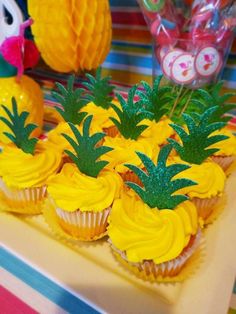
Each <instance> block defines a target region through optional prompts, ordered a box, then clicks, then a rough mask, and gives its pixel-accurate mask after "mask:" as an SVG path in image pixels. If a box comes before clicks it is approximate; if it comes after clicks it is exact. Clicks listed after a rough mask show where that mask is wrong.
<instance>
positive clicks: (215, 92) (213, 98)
mask: <svg viewBox="0 0 236 314" xmlns="http://www.w3.org/2000/svg"><path fill="white" fill-rule="evenodd" d="M223 84H224V81H220V82H218V83H216V84H212V85H210V86H209V88H208V89H199V90H197V91H196V94H197V96H198V97H199V98H200V101H202V103H203V104H204V105H205V108H211V107H214V106H218V109H217V110H216V111H215V112H214V114H213V115H212V116H211V119H210V122H218V121H223V122H228V121H229V120H230V119H231V117H230V116H226V115H225V114H226V113H228V112H229V111H231V110H233V109H235V108H236V103H227V101H228V100H229V99H230V98H231V97H233V96H235V95H236V93H225V94H223V95H221V94H220V92H221V89H222V87H223Z"/></svg>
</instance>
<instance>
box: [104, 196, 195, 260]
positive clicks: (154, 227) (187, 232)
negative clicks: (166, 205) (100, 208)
mask: <svg viewBox="0 0 236 314" xmlns="http://www.w3.org/2000/svg"><path fill="white" fill-rule="evenodd" d="M197 230H198V216H197V211H196V208H195V206H194V205H193V204H192V203H191V202H190V201H186V202H184V203H182V204H180V205H179V206H178V207H177V208H176V209H175V210H170V209H163V210H158V209H156V208H154V209H151V208H150V207H148V205H146V204H144V203H143V202H142V201H141V200H140V199H139V198H137V197H136V196H130V195H123V196H122V198H121V199H118V200H116V201H115V203H114V205H113V207H112V211H111V214H110V217H109V227H108V235H109V237H110V239H111V241H112V243H113V245H114V246H115V247H116V248H117V249H119V250H120V251H123V252H125V254H126V257H127V259H128V261H130V262H142V261H143V260H153V261H154V262H155V263H156V264H159V263H162V262H166V261H169V260H172V259H174V258H176V257H177V256H179V255H180V253H181V252H182V251H183V249H184V248H185V247H186V246H187V245H188V243H189V240H190V237H191V235H195V234H196V233H197Z"/></svg>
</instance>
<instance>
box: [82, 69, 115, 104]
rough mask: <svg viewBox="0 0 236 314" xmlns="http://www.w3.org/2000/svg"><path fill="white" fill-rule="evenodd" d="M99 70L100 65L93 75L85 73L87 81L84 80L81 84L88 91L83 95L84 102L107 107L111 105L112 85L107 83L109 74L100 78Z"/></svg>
mask: <svg viewBox="0 0 236 314" xmlns="http://www.w3.org/2000/svg"><path fill="white" fill-rule="evenodd" d="M101 71H102V70H101V67H99V68H98V69H97V71H96V76H95V77H94V76H93V75H91V74H88V73H87V74H86V77H87V78H88V82H84V83H83V84H82V85H83V86H84V87H86V88H87V89H88V91H89V92H90V93H87V94H86V96H85V99H86V103H89V102H93V103H94V104H95V105H97V106H100V107H102V108H104V109H108V108H110V106H111V101H112V93H113V91H114V86H113V85H110V83H109V81H110V80H111V77H110V76H106V77H104V78H102V76H101Z"/></svg>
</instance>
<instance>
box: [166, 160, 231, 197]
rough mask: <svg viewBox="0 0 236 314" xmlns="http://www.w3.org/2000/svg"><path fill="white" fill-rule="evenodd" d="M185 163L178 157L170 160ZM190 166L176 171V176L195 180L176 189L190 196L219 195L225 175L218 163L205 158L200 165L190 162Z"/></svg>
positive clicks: (223, 184) (222, 189) (222, 188)
mask: <svg viewBox="0 0 236 314" xmlns="http://www.w3.org/2000/svg"><path fill="white" fill-rule="evenodd" d="M173 161H174V163H185V164H187V163H186V162H184V161H182V160H181V159H180V158H179V157H174V158H173V160H172V162H173ZM190 166H191V168H189V169H187V170H185V171H183V172H180V173H178V174H177V175H176V176H175V179H177V178H187V179H191V180H193V181H195V182H197V183H198V184H197V185H193V186H189V187H186V188H183V189H181V190H179V191H178V193H183V194H187V195H188V196H189V197H190V198H193V197H198V198H210V197H214V196H218V195H220V194H221V193H222V192H223V191H224V186H225V181H226V175H225V173H224V171H223V170H222V169H221V167H220V166H219V165H217V164H216V163H214V162H212V161H211V160H210V159H207V160H206V161H205V162H203V163H202V164H201V165H195V164H190Z"/></svg>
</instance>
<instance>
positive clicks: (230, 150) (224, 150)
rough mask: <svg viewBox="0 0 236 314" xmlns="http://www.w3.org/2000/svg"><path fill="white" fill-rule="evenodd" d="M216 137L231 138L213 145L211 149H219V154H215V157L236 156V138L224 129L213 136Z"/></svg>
mask: <svg viewBox="0 0 236 314" xmlns="http://www.w3.org/2000/svg"><path fill="white" fill-rule="evenodd" d="M215 135H226V136H228V137H229V138H228V139H226V140H224V141H220V142H218V143H216V144H214V145H211V146H210V147H209V148H218V149H219V150H218V152H216V153H214V156H232V155H236V136H235V135H234V134H233V133H232V132H230V131H229V130H227V129H226V128H223V129H221V130H218V131H215V132H213V133H212V134H211V136H215Z"/></svg>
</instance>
